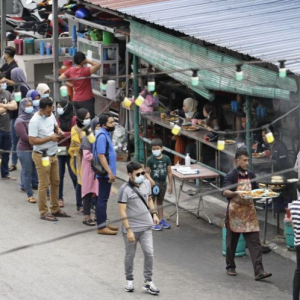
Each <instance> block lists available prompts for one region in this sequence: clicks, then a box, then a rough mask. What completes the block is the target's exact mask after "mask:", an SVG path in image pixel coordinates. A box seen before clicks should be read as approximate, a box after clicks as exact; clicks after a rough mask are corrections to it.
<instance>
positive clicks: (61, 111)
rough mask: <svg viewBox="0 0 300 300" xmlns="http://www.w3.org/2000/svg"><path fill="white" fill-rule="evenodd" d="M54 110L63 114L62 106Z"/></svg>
mask: <svg viewBox="0 0 300 300" xmlns="http://www.w3.org/2000/svg"><path fill="white" fill-rule="evenodd" d="M56 111H57V113H58V114H59V115H60V116H61V115H63V114H64V109H63V108H62V107H58V108H57V110H56Z"/></svg>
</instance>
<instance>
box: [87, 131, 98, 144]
mask: <svg viewBox="0 0 300 300" xmlns="http://www.w3.org/2000/svg"><path fill="white" fill-rule="evenodd" d="M87 139H88V141H89V143H90V144H94V143H95V141H96V138H95V135H94V134H93V133H92V132H91V133H90V134H89V135H88V136H87Z"/></svg>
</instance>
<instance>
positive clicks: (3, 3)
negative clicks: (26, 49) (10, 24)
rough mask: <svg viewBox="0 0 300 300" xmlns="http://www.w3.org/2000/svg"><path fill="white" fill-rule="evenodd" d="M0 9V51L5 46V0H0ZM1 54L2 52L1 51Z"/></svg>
mask: <svg viewBox="0 0 300 300" xmlns="http://www.w3.org/2000/svg"><path fill="white" fill-rule="evenodd" d="M0 4H1V6H0V9H1V51H2V52H3V50H4V48H5V47H6V0H0ZM1 55H2V53H1Z"/></svg>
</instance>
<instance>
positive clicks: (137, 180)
mask: <svg viewBox="0 0 300 300" xmlns="http://www.w3.org/2000/svg"><path fill="white" fill-rule="evenodd" d="M144 180H145V176H143V175H140V176H139V177H135V178H134V182H135V183H136V184H141V183H143V182H144Z"/></svg>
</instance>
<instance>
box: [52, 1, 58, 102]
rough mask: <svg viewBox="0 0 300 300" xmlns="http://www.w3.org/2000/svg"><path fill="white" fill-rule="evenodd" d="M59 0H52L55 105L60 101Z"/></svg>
mask: <svg viewBox="0 0 300 300" xmlns="http://www.w3.org/2000/svg"><path fill="white" fill-rule="evenodd" d="M57 2H58V1H57V0H54V1H52V16H53V22H52V24H53V33H52V38H53V48H52V52H53V75H54V84H53V95H54V97H53V100H54V105H56V102H57V101H59V82H58V76H59V54H58V48H59V40H58V4H57Z"/></svg>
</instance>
